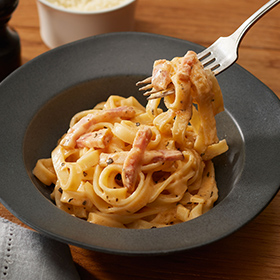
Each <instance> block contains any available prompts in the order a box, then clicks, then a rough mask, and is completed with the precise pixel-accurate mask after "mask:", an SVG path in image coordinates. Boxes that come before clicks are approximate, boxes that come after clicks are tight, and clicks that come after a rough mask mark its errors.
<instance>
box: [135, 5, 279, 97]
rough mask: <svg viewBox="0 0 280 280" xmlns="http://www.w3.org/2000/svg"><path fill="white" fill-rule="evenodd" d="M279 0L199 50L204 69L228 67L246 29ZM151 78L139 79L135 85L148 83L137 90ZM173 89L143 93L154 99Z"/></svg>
mask: <svg viewBox="0 0 280 280" xmlns="http://www.w3.org/2000/svg"><path fill="white" fill-rule="evenodd" d="M279 3H280V0H270V1H268V2H267V3H266V4H265V5H263V6H262V7H261V8H260V9H259V10H257V11H256V12H255V13H254V14H253V15H252V16H250V17H249V18H248V19H247V20H246V21H245V22H244V23H243V24H242V25H240V27H239V28H238V29H237V30H236V31H235V32H234V33H232V34H231V35H230V36H227V37H220V38H219V39H218V40H216V41H215V42H214V43H213V44H212V45H211V46H210V47H208V48H207V49H205V50H203V51H202V52H200V53H199V54H198V55H197V56H198V59H199V60H200V61H201V63H202V65H203V66H204V68H205V69H211V70H212V71H213V73H214V74H215V75H218V74H220V73H221V72H222V71H224V70H225V69H227V68H228V67H230V66H231V65H232V64H233V63H234V62H236V60H237V58H238V47H239V44H240V42H241V39H242V38H243V36H244V35H245V33H246V32H247V31H248V29H249V28H250V27H251V26H252V25H253V24H254V23H255V22H256V21H257V20H258V19H260V18H261V17H262V16H263V15H264V14H265V13H266V12H268V11H269V10H271V9H272V8H273V7H274V6H275V5H277V4H279ZM151 82H152V78H151V77H148V78H146V79H145V80H143V81H139V82H138V83H137V84H136V85H137V86H138V85H143V84H146V83H150V84H148V85H146V86H144V87H141V88H140V89H139V90H148V89H152V88H153V86H152V84H151ZM173 93H174V90H172V89H165V90H162V91H156V90H153V89H152V90H150V91H147V92H145V93H144V95H145V96H147V95H150V96H149V97H148V98H147V99H155V98H159V97H164V96H167V95H170V94H173Z"/></svg>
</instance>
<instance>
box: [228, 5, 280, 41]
mask: <svg viewBox="0 0 280 280" xmlns="http://www.w3.org/2000/svg"><path fill="white" fill-rule="evenodd" d="M279 3H280V0H270V1H268V2H267V3H266V4H265V5H263V6H262V7H261V8H260V9H259V10H257V11H256V12H255V13H254V14H253V15H251V16H250V17H249V18H248V19H247V20H246V21H244V22H243V24H241V25H240V26H239V28H238V29H237V30H236V31H235V32H234V33H232V35H230V37H232V38H233V39H234V40H235V41H236V44H237V45H239V43H240V41H241V39H242V38H243V36H244V34H245V33H246V32H247V31H248V29H249V28H250V27H251V26H252V25H253V24H254V23H255V22H256V21H257V20H258V19H259V18H260V17H262V16H263V15H264V14H265V13H266V12H268V11H269V10H270V9H272V8H273V7H274V6H276V5H277V4H279Z"/></svg>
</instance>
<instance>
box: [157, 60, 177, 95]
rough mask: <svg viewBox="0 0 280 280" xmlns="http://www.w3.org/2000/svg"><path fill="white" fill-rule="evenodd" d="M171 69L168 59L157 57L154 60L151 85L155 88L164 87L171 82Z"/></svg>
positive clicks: (160, 88)
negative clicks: (157, 58)
mask: <svg viewBox="0 0 280 280" xmlns="http://www.w3.org/2000/svg"><path fill="white" fill-rule="evenodd" d="M171 70H172V65H171V63H170V61H168V60H165V59H159V60H156V61H155V62H154V66H153V74H152V85H153V87H154V89H155V90H163V89H166V88H167V86H168V85H169V84H170V83H171Z"/></svg>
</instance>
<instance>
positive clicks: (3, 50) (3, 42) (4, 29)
mask: <svg viewBox="0 0 280 280" xmlns="http://www.w3.org/2000/svg"><path fill="white" fill-rule="evenodd" d="M18 1H19V0H0V82H1V81H2V80H3V79H4V78H5V77H7V76H8V75H9V74H10V73H11V72H13V71H14V70H15V69H16V68H18V67H19V66H20V64H21V58H20V39H19V36H18V34H17V32H16V31H15V30H13V29H12V28H10V27H9V26H8V21H9V20H10V19H11V16H12V13H13V12H14V10H15V9H16V7H17V5H18Z"/></svg>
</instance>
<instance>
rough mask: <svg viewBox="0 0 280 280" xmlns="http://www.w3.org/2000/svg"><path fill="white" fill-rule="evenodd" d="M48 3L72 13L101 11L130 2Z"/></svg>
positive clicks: (64, 0) (72, 0)
mask: <svg viewBox="0 0 280 280" xmlns="http://www.w3.org/2000/svg"><path fill="white" fill-rule="evenodd" d="M47 1H48V2H49V3H51V4H53V5H55V6H58V7H60V8H65V9H69V10H74V11H85V12H90V11H102V10H107V9H111V8H115V7H117V6H121V5H123V4H126V3H128V2H130V0H47Z"/></svg>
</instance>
